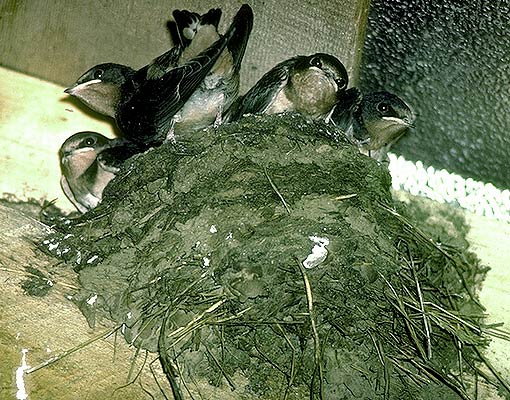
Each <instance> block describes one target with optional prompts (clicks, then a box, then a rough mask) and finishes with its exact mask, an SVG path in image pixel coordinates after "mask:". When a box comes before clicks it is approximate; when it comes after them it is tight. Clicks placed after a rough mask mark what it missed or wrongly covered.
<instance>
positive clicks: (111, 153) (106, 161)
mask: <svg viewBox="0 0 510 400" xmlns="http://www.w3.org/2000/svg"><path fill="white" fill-rule="evenodd" d="M145 150H147V147H146V146H141V145H139V144H137V143H134V142H130V141H127V140H125V139H116V140H112V141H111V142H110V146H109V147H108V148H106V149H104V150H103V151H101V153H99V154H98V156H97V162H98V164H99V165H100V166H101V168H103V169H105V170H106V171H109V172H112V173H117V172H118V170H119V168H120V167H121V166H122V164H123V163H124V162H125V161H126V160H127V159H128V158H131V157H133V156H134V155H135V154H138V153H142V152H143V151H145Z"/></svg>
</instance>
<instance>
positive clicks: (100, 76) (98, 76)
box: [94, 69, 104, 79]
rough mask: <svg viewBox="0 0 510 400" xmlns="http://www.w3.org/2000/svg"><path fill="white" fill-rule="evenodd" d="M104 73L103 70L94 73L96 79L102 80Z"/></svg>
mask: <svg viewBox="0 0 510 400" xmlns="http://www.w3.org/2000/svg"><path fill="white" fill-rule="evenodd" d="M103 73H104V71H103V70H102V69H97V70H95V71H94V79H101V78H102V76H103Z"/></svg>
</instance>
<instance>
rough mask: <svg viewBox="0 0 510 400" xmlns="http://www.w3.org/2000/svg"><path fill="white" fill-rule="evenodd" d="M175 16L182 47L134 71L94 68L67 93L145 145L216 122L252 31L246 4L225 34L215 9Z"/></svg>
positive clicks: (236, 78)
mask: <svg viewBox="0 0 510 400" xmlns="http://www.w3.org/2000/svg"><path fill="white" fill-rule="evenodd" d="M174 15H175V16H177V21H176V23H177V25H178V29H179V30H180V31H182V37H183V39H182V40H181V41H182V43H181V44H179V45H178V46H176V47H174V48H173V49H171V50H170V51H169V52H167V53H165V54H163V55H161V56H160V57H158V58H156V59H155V60H154V61H153V62H151V63H150V64H149V65H147V66H145V67H143V68H141V69H140V70H138V71H135V70H133V69H132V68H130V67H126V66H124V65H120V64H112V63H109V64H100V65H97V66H95V67H93V68H91V69H90V70H88V71H87V72H86V73H85V74H83V75H82V76H81V77H80V78H79V79H78V81H77V82H76V84H75V85H74V86H73V87H71V88H68V89H66V93H68V94H71V95H73V96H76V97H78V98H79V99H80V100H81V101H82V102H84V103H85V104H87V105H88V106H89V107H90V108H92V109H93V110H95V111H97V112H100V113H102V114H105V115H108V116H111V117H113V118H115V120H116V122H117V125H118V126H119V128H120V130H121V132H122V133H123V134H124V136H125V137H126V138H128V139H130V140H132V141H136V142H139V143H143V144H145V145H146V146H152V145H159V144H161V143H163V142H164V141H166V140H174V139H175V137H174V132H175V133H177V134H179V133H181V132H186V131H190V130H197V129H201V128H204V127H206V126H209V125H211V124H212V123H214V122H218V121H219V120H220V119H221V114H222V112H223V110H224V109H225V108H226V107H227V106H229V105H230V104H231V103H232V101H233V99H234V98H235V97H236V96H237V93H238V87H239V69H240V66H241V60H242V58H243V56H244V52H245V49H246V43H247V41H248V38H249V35H250V33H251V29H252V27H253V12H252V10H251V8H250V7H249V6H248V5H246V4H245V5H243V6H242V7H241V8H240V9H239V11H238V13H237V14H236V16H235V17H234V20H233V22H232V24H231V25H230V27H229V29H228V30H227V32H226V34H225V35H224V36H220V35H218V33H217V25H218V22H219V17H220V16H221V11H219V10H216V9H212V10H210V11H209V12H208V13H206V14H204V15H203V16H198V14H195V13H190V12H188V11H176V12H174ZM180 18H183V19H184V20H185V21H188V22H189V21H192V22H190V23H188V22H181V20H180ZM197 19H198V22H197ZM189 40H191V41H189ZM204 46H207V47H204ZM167 66H168V67H167Z"/></svg>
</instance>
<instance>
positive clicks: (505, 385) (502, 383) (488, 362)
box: [473, 346, 510, 393]
mask: <svg viewBox="0 0 510 400" xmlns="http://www.w3.org/2000/svg"><path fill="white" fill-rule="evenodd" d="M473 348H474V349H475V352H476V354H477V355H478V357H480V359H481V360H482V361H483V363H484V364H485V365H486V366H487V368H489V370H490V371H491V372H492V374H493V375H494V376H495V377H496V379H497V380H498V382H499V383H500V384H501V385H503V387H504V388H505V389H506V390H507V391H508V393H510V384H509V383H508V382H507V381H506V380H505V379H504V378H503V377H502V376H501V374H500V373H499V372H498V371H497V370H496V368H494V366H493V365H492V364H491V362H490V361H489V360H488V359H487V358H485V356H484V355H483V354H482V352H481V351H480V350H478V347H477V346H473Z"/></svg>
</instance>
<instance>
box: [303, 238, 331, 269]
mask: <svg viewBox="0 0 510 400" xmlns="http://www.w3.org/2000/svg"><path fill="white" fill-rule="evenodd" d="M308 239H310V240H311V241H312V242H314V243H315V245H314V246H313V248H312V252H311V253H310V254H308V257H306V259H305V261H303V267H305V268H314V267H316V266H317V265H319V264H321V263H322V262H324V260H325V259H326V257H327V256H328V249H326V246H328V245H329V239H328V238H325V237H319V236H308Z"/></svg>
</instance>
